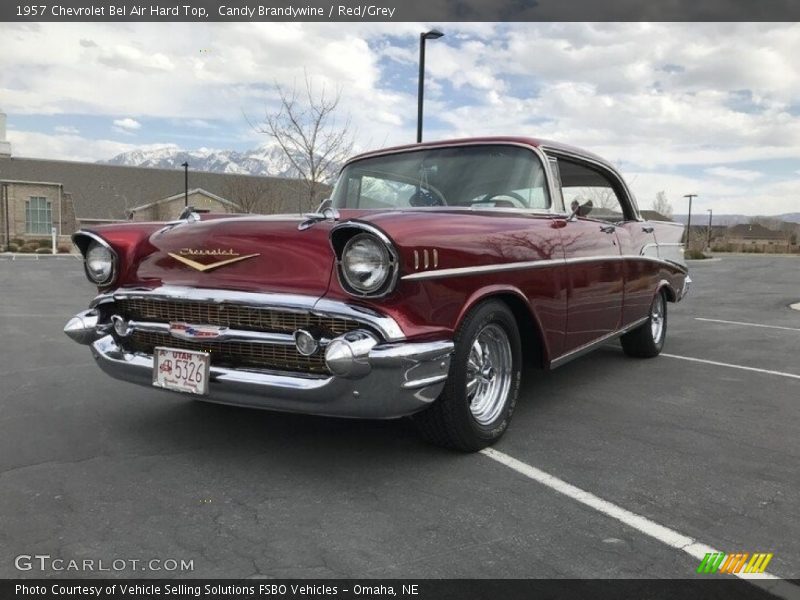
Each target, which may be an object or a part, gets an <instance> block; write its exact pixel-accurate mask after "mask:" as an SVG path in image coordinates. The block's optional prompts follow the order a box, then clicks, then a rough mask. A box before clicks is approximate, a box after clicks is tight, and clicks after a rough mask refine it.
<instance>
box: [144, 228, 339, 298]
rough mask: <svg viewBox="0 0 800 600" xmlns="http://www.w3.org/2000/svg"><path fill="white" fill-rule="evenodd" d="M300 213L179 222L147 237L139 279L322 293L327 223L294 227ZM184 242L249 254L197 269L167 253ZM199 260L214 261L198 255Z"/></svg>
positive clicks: (329, 258)
mask: <svg viewBox="0 0 800 600" xmlns="http://www.w3.org/2000/svg"><path fill="white" fill-rule="evenodd" d="M300 220H301V219H299V218H296V217H286V218H283V219H275V218H270V217H234V218H228V219H219V220H216V219H211V220H204V221H201V222H199V223H189V224H182V225H178V226H176V227H173V228H171V229H168V230H166V231H162V232H158V233H156V234H154V235H152V236H151V237H150V244H151V245H152V246H153V247H154V249H155V251H154V252H153V253H152V254H150V255H149V256H147V257H146V258H144V259H143V260H142V261H141V263H140V264H139V266H138V270H137V273H136V278H137V280H138V281H140V282H158V283H159V284H170V285H182V286H190V287H206V288H217V289H231V290H240V291H250V292H258V291H267V290H268V291H270V292H278V293H293V294H306V295H310V296H322V295H323V294H324V293H325V290H326V289H327V288H328V280H329V279H330V276H331V267H332V266H333V252H332V250H331V246H330V243H329V242H328V233H329V231H330V223H319V224H318V225H320V226H319V227H312V228H310V229H307V230H306V231H303V232H300V231H298V230H297V224H298V223H299V222H300ZM184 248H195V249H223V250H228V249H230V250H233V251H234V252H236V253H238V254H241V255H249V254H258V256H255V257H253V258H248V259H246V260H243V261H240V262H237V263H235V264H231V265H226V266H225V267H222V268H219V269H214V270H211V271H205V272H200V271H197V270H195V269H193V268H191V267H187V266H186V265H184V264H182V263H180V262H179V261H177V260H175V259H174V258H173V257H171V256H169V254H168V253H170V252H171V253H176V254H177V253H179V252H180V251H181V249H184ZM198 261H200V262H213V261H203V259H202V258H201V259H198Z"/></svg>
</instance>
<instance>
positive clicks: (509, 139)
mask: <svg viewBox="0 0 800 600" xmlns="http://www.w3.org/2000/svg"><path fill="white" fill-rule="evenodd" d="M481 144H517V145H519V144H521V145H523V146H531V147H534V148H541V149H542V150H544V151H545V152H546V151H547V150H553V151H555V152H563V153H566V154H571V155H574V156H578V157H581V158H587V159H589V160H593V161H595V162H599V163H601V164H603V165H604V166H606V167H608V168H609V169H611V170H612V171H616V170H617V169H616V167H614V165H613V164H611V163H610V162H609V161H607V160H606V159H604V158H602V157H601V156H598V155H596V154H594V153H592V152H589V151H588V150H583V149H582V148H578V147H576V146H570V145H569V144H563V143H561V142H554V141H552V140H544V139H541V138H533V137H524V136H487V137H469V138H454V139H448V140H437V141H432V142H421V143H419V144H404V145H402V146H392V147H390V148H383V149H381V150H373V151H370V152H364V153H362V154H358V155H356V156H354V157H353V158H351V159H350V160H348V161H347V163H351V162H354V161H357V160H361V159H363V158H369V157H371V156H381V155H384V154H394V153H396V152H408V151H413V150H423V149H425V148H438V147H443V146H444V147H446V146H478V145H481Z"/></svg>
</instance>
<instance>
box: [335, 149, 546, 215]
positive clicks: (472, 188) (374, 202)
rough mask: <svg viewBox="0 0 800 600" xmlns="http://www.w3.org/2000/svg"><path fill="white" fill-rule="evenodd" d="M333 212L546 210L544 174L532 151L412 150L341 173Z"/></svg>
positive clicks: (362, 162) (369, 160)
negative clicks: (452, 208) (454, 208)
mask: <svg viewBox="0 0 800 600" xmlns="http://www.w3.org/2000/svg"><path fill="white" fill-rule="evenodd" d="M331 199H332V201H333V205H334V206H335V207H337V208H359V209H384V210H385V209H404V208H420V207H436V206H462V207H470V208H516V209H547V208H549V207H550V196H549V194H548V192H547V185H546V182H545V175H544V170H543V168H542V165H541V162H540V161H539V158H538V157H537V156H536V154H534V153H533V152H532V151H531V150H529V149H526V148H520V147H518V146H503V145H486V146H461V147H453V148H433V149H425V150H414V151H411V152H404V153H402V154H390V155H386V156H378V157H375V158H366V159H364V160H360V161H358V162H355V163H351V164H350V165H348V166H347V167H345V168H344V170H343V171H342V173H341V175H340V176H339V180H338V181H337V183H336V187H335V189H334V191H333V196H332V198H331Z"/></svg>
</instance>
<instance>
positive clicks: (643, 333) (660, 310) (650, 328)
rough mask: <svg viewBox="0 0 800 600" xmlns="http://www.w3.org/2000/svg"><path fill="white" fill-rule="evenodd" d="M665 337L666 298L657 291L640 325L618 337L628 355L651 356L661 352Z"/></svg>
mask: <svg viewBox="0 0 800 600" xmlns="http://www.w3.org/2000/svg"><path fill="white" fill-rule="evenodd" d="M666 337H667V299H666V298H665V297H664V293H663V292H658V293H657V294H656V295H655V298H653V303H652V304H651V305H650V314H649V315H648V318H647V321H645V322H644V323H643V324H642V325H640V326H639V327H637V328H636V329H634V330H633V331H630V332H628V333H626V334H625V335H623V336H622V337H621V338H620V342H622V349H623V350H624V351H625V354H627V355H628V356H635V357H637V358H653V357H654V356H658V355H659V354H661V350H662V349H663V348H664V339H665V338H666Z"/></svg>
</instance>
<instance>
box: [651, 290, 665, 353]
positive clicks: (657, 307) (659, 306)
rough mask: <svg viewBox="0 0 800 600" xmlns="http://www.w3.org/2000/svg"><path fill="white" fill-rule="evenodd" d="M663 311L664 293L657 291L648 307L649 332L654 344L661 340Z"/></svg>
mask: <svg viewBox="0 0 800 600" xmlns="http://www.w3.org/2000/svg"><path fill="white" fill-rule="evenodd" d="M664 313H665V310H664V295H663V294H660V293H659V294H658V296H656V299H655V300H653V306H652V307H651V308H650V333H651V334H652V336H653V342H655V343H656V344H658V343H659V342H661V336H662V335H664Z"/></svg>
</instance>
